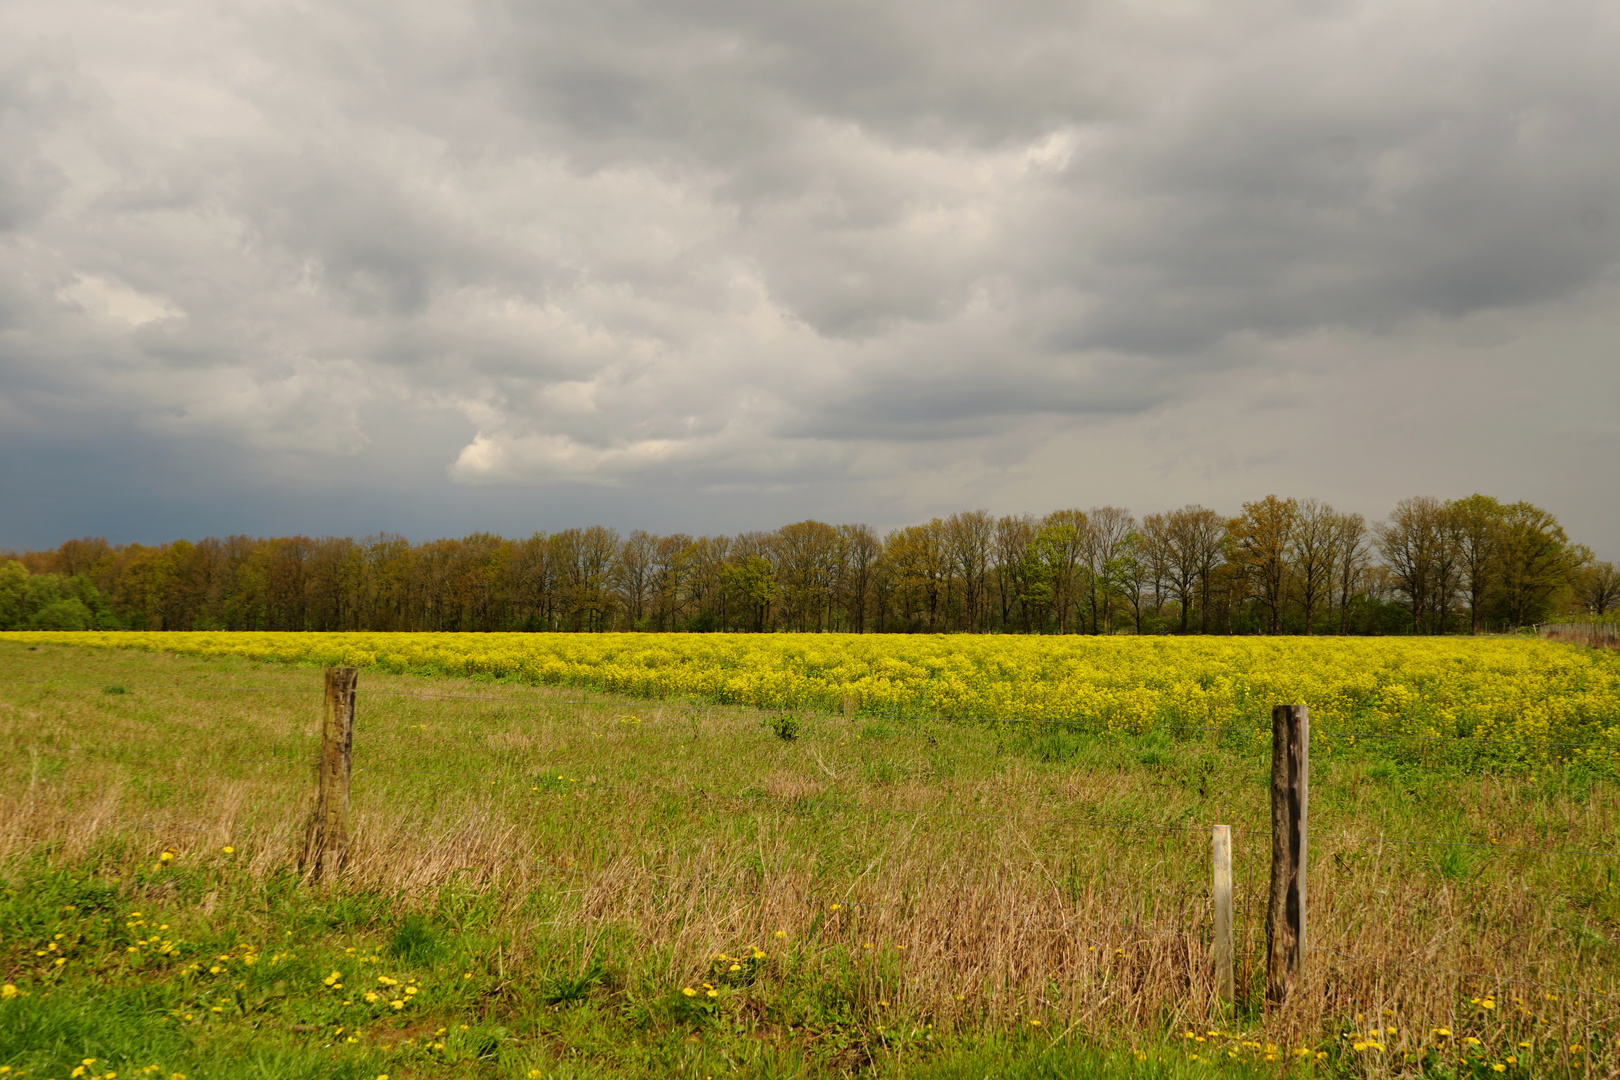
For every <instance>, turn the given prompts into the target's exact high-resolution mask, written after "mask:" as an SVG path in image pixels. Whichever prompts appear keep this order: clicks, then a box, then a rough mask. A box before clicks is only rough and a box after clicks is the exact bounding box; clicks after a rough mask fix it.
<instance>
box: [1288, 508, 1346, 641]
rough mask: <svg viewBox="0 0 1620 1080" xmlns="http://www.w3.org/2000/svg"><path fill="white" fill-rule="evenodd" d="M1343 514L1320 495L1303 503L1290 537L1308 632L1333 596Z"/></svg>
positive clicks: (1297, 590)
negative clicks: (1336, 510)
mask: <svg viewBox="0 0 1620 1080" xmlns="http://www.w3.org/2000/svg"><path fill="white" fill-rule="evenodd" d="M1338 524H1339V515H1338V514H1336V513H1334V512H1333V507H1331V506H1329V505H1327V504H1326V503H1324V502H1318V501H1317V500H1316V499H1306V500H1305V501H1304V502H1302V503H1300V504H1299V514H1298V517H1297V518H1296V520H1295V527H1294V532H1293V536H1292V537H1291V538H1290V541H1289V552H1288V553H1289V559H1290V562H1291V563H1292V567H1291V569H1292V572H1293V573H1292V577H1293V585H1294V595H1295V596H1297V597H1298V598H1299V605H1300V607H1301V609H1303V612H1304V615H1305V633H1306V634H1307V635H1309V634H1311V633H1314V632H1315V628H1316V613H1317V611H1318V610H1320V609H1321V608H1322V607H1323V605H1325V604H1327V603H1329V602H1331V599H1332V596H1333V571H1334V569H1335V567H1336V566H1337V564H1338V556H1339V553H1338V541H1339V530H1338Z"/></svg>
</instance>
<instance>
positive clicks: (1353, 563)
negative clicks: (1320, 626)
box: [1333, 514, 1370, 634]
mask: <svg viewBox="0 0 1620 1080" xmlns="http://www.w3.org/2000/svg"><path fill="white" fill-rule="evenodd" d="M1334 532H1335V533H1336V534H1337V535H1336V536H1335V538H1334V542H1333V547H1334V555H1335V565H1334V570H1333V577H1334V586H1335V588H1336V589H1337V591H1338V608H1339V633H1341V634H1348V633H1349V632H1350V603H1351V601H1353V600H1354V599H1355V598H1356V597H1357V596H1359V595H1360V594H1361V591H1362V588H1363V578H1364V576H1365V574H1366V572H1367V557H1368V555H1369V554H1370V552H1369V551H1368V548H1367V522H1366V520H1365V519H1364V518H1362V516H1361V515H1360V514H1340V515H1339V516H1338V520H1337V522H1335V528H1334Z"/></svg>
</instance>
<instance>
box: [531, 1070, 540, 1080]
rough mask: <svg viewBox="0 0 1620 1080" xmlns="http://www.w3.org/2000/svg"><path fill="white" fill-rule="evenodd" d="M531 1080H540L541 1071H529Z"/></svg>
mask: <svg viewBox="0 0 1620 1080" xmlns="http://www.w3.org/2000/svg"><path fill="white" fill-rule="evenodd" d="M529 1080H540V1070H539V1069H530V1070H529Z"/></svg>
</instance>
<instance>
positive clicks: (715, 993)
mask: <svg viewBox="0 0 1620 1080" xmlns="http://www.w3.org/2000/svg"><path fill="white" fill-rule="evenodd" d="M708 994H709V996H710V997H719V996H720V991H718V990H715V989H712V988H711V989H710V990H709V991H708Z"/></svg>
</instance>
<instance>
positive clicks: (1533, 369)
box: [0, 0, 1620, 559]
mask: <svg viewBox="0 0 1620 1080" xmlns="http://www.w3.org/2000/svg"><path fill="white" fill-rule="evenodd" d="M1615 56H1620V5H1615V4H1613V3H1610V2H1608V0H1589V2H1578V0H1544V2H1542V3H1537V4H1525V3H1522V2H1495V0H1483V2H1482V0H1468V2H1464V0H1376V2H1355V0H1290V2H1286V3H1284V2H1268V0H1219V2H1216V0H1208V2H1197V0H1161V2H1132V0H1110V2H1106V3H1103V2H1098V3H1086V2H1076V0H1070V2H1065V3H1054V2H1048V0H998V2H995V3H990V2H987V0H984V2H978V3H962V2H958V0H848V2H846V0H823V2H819V3H814V4H805V3H802V2H793V3H787V2H779V0H656V2H652V0H592V2H590V3H578V2H577V0H570V2H566V3H564V2H550V0H525V2H523V3H512V4H502V3H492V2H453V0H452V2H443V0H435V2H432V3H424V2H418V0H388V2H387V3H382V2H377V3H368V2H353V0H349V2H346V0H323V2H321V3H318V4H305V3H296V2H274V3H270V2H257V0H247V2H243V0H206V2H204V0H142V2H140V3H134V2H127V3H112V2H86V0H49V2H47V0H17V2H14V3H9V4H6V5H3V6H0V547H8V546H9V547H16V548H29V547H45V546H54V545H55V544H57V543H59V542H61V541H62V540H64V539H68V538H70V537H75V536H80V535H102V536H106V537H108V538H109V539H111V540H113V541H114V542H119V543H123V542H132V541H140V542H146V543H151V542H161V541H165V540H170V539H174V538H177V537H189V538H193V539H195V538H199V537H202V536H205V535H226V534H230V533H249V534H257V535H286V534H293V533H306V534H311V535H319V534H343V535H355V536H360V535H366V534H370V533H375V532H379V531H389V532H399V533H403V534H405V535H407V536H410V537H412V538H413V539H426V538H431V537H436V536H460V535H466V534H468V533H472V532H475V531H494V532H500V533H503V534H505V535H509V536H517V535H528V534H529V533H531V532H534V531H537V530H538V531H554V530H558V529H562V528H567V527H571V526H579V525H588V524H596V523H600V524H606V525H610V526H613V527H616V528H619V529H623V530H629V529H632V528H645V529H648V530H651V531H654V532H674V531H685V532H692V533H702V532H708V533H715V532H735V531H741V530H745V529H771V528H775V527H777V526H779V525H782V524H785V523H787V522H791V521H797V520H802V519H804V518H809V517H814V518H820V519H822V520H827V521H833V522H845V521H864V522H867V523H870V524H873V525H875V526H879V527H890V526H896V525H902V524H907V523H911V522H915V521H918V520H925V519H927V518H929V517H932V516H934V515H936V514H939V515H943V514H949V513H951V512H954V511H957V510H965V509H977V508H983V509H988V510H991V511H992V512H994V513H998V514H1000V513H1018V512H1024V511H1033V512H1036V513H1044V512H1047V511H1050V510H1054V509H1059V508H1065V507H1082V508H1083V507H1088V506H1094V505H1103V504H1113V505H1120V506H1126V507H1129V508H1130V509H1132V510H1133V511H1135V512H1136V513H1138V514H1142V513H1148V512H1153V511H1157V510H1165V509H1171V508H1174V507H1177V506H1181V505H1183V504H1186V503H1193V502H1196V503H1201V504H1203V505H1207V506H1212V507H1215V508H1217V509H1219V510H1221V511H1223V512H1225V513H1235V512H1237V511H1238V509H1239V508H1240V506H1241V503H1242V502H1243V501H1245V500H1252V499H1258V498H1262V497H1263V496H1265V495H1267V494H1272V493H1275V494H1278V495H1282V496H1289V495H1292V496H1296V497H1300V498H1307V497H1314V498H1318V499H1322V500H1325V501H1327V502H1329V503H1331V504H1333V505H1334V506H1335V507H1337V508H1339V509H1341V510H1353V511H1358V512H1361V513H1363V514H1365V515H1366V516H1367V517H1368V518H1369V519H1370V520H1376V519H1378V518H1381V517H1383V516H1384V515H1385V514H1387V513H1388V512H1389V510H1390V509H1391V508H1392V507H1393V505H1394V504H1395V502H1396V501H1397V500H1399V499H1402V498H1405V497H1408V496H1414V495H1435V496H1438V497H1441V498H1450V497H1458V496H1463V495H1467V494H1470V493H1472V492H1475V491H1483V492H1486V493H1489V494H1494V495H1496V496H1498V497H1499V498H1503V499H1506V500H1519V499H1526V500H1530V501H1532V502H1535V503H1537V504H1538V505H1541V506H1544V507H1546V508H1547V509H1549V510H1552V511H1553V512H1554V513H1555V514H1557V515H1558V516H1559V518H1560V519H1561V520H1562V521H1563V522H1564V524H1565V526H1566V528H1567V529H1568V531H1569V533H1570V535H1571V537H1572V539H1575V540H1577V541H1580V542H1584V543H1586V544H1588V545H1590V546H1591V547H1592V548H1593V549H1595V550H1596V551H1597V553H1598V554H1599V556H1600V557H1604V558H1609V559H1620V499H1617V498H1616V496H1615V494H1614V492H1615V487H1616V485H1615V482H1614V480H1613V479H1612V477H1613V474H1614V471H1615V464H1616V462H1617V461H1620V409H1617V407H1616V406H1617V405H1620V137H1616V133H1617V132H1620V64H1616V63H1614V62H1613V61H1614V57H1615Z"/></svg>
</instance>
